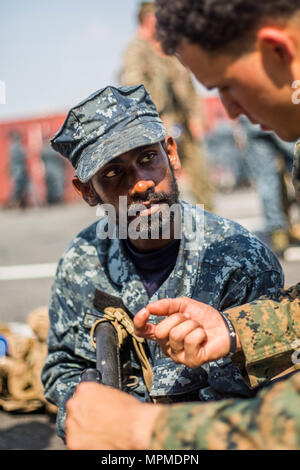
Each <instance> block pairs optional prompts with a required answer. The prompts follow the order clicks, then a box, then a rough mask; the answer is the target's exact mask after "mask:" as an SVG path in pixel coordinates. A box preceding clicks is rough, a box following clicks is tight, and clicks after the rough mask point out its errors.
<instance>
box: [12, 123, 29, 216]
mask: <svg viewBox="0 0 300 470" xmlns="http://www.w3.org/2000/svg"><path fill="white" fill-rule="evenodd" d="M9 137H10V148H9V154H10V173H11V176H12V179H13V194H12V198H11V201H10V203H9V205H8V207H9V208H16V209H20V208H21V209H25V208H26V207H27V206H28V204H29V201H28V196H29V174H28V170H27V165H26V158H27V156H26V152H25V150H24V146H23V144H22V137H21V135H20V133H19V132H17V131H12V132H10V134H9Z"/></svg>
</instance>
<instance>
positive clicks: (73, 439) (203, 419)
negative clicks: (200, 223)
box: [67, 0, 300, 449]
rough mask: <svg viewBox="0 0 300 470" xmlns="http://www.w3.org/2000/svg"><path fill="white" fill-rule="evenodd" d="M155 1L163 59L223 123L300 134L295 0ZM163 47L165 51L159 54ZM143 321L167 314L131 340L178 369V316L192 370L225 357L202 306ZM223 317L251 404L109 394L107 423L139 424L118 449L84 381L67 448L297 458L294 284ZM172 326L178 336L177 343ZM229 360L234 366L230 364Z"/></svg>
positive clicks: (168, 309) (166, 303) (299, 378)
mask: <svg viewBox="0 0 300 470" xmlns="http://www.w3.org/2000/svg"><path fill="white" fill-rule="evenodd" d="M157 4H158V13H157V16H158V28H159V31H160V37H161V40H162V42H163V47H164V50H165V51H166V52H169V53H173V52H175V51H176V52H177V53H179V54H180V57H181V59H182V61H184V63H185V64H186V65H188V66H189V67H190V68H191V70H192V71H193V72H194V73H195V75H196V77H197V78H198V79H199V81H201V82H202V83H203V84H204V85H205V86H207V87H208V88H211V87H217V88H219V90H220V92H221V96H222V99H223V101H224V104H225V106H226V107H227V109H228V111H229V114H230V116H231V117H233V118H235V117H237V116H238V115H239V114H240V113H244V114H246V115H247V116H248V117H249V118H251V120H252V121H253V122H259V123H261V124H262V125H263V126H264V128H269V129H270V128H271V129H274V130H275V131H276V133H277V134H278V135H279V136H280V137H281V138H283V139H286V140H290V141H293V140H296V139H297V138H298V137H299V135H300V127H299V119H300V108H299V105H298V103H299V101H297V95H296V92H295V90H294V87H295V85H297V83H296V82H295V83H294V82H293V80H297V78H298V77H299V76H300V35H299V14H300V2H299V0H297V1H294V2H293V3H291V2H289V1H287V0H268V1H265V2H263V3H262V2H257V1H256V0H240V1H239V0H235V1H233V0H232V1H228V2H226V11H225V10H224V2H223V1H222V0H215V1H209V2H206V1H205V0H204V1H203V2H194V1H192V0H191V1H189V0H174V1H173V2H169V1H168V0H157ZM243 13H245V14H243ZM258 21H259V24H258ZM229 25H230V27H229ZM168 38H170V40H171V41H173V44H170V43H169V44H168V45H167V43H168V41H167V39H168ZM185 38H186V39H185ZM265 67H266V69H265ZM292 84H293V87H291V85H292ZM292 95H293V96H292ZM298 96H299V93H298ZM299 162H300V145H299V144H298V145H297V146H296V157H295V167H294V184H295V189H296V192H297V195H298V196H299V194H300V163H299ZM180 306H181V308H180ZM175 312H176V313H175ZM146 314H147V315H149V314H160V315H167V314H170V316H169V317H168V318H167V320H168V321H169V319H172V317H173V318H175V327H174V320H173V319H172V322H173V326H172V325H170V324H169V325H166V329H165V331H163V332H162V331H158V330H157V328H156V327H155V326H152V327H151V325H150V324H148V326H147V327H145V321H146V320H147V315H146V316H145V312H140V313H139V314H137V315H136V317H135V318H136V319H137V318H138V316H141V318H140V320H141V321H140V322H139V323H138V325H137V326H138V329H139V332H140V333H141V332H142V329H143V328H144V329H145V331H144V334H145V336H147V334H149V335H150V336H151V334H150V332H151V331H152V335H153V338H155V336H156V339H157V340H158V341H159V342H161V344H162V345H163V347H165V348H166V350H168V351H169V354H170V356H171V357H173V358H174V360H178V358H179V357H180V358H181V362H183V363H186V362H185V361H187V362H188V360H189V361H190V360H191V358H192V355H190V354H189V352H188V348H187V346H188V344H187V343H186V342H185V339H186V338H188V334H186V333H187V331H186V332H182V331H181V333H180V331H179V330H178V327H182V326H183V325H185V324H186V319H187V318H189V319H190V320H191V319H192V318H194V321H195V323H197V322H196V318H198V328H195V329H198V330H202V331H203V334H202V340H203V338H205V339H206V342H205V343H203V344H201V340H200V339H201V338H200V339H199V336H198V337H196V340H195V341H194V340H193V341H192V342H191V341H189V349H190V350H191V349H192V350H193V351H194V352H197V353H198V356H197V354H194V358H195V357H196V359H199V362H198V364H199V363H201V361H203V360H204V362H205V360H208V359H211V356H209V355H208V354H206V357H203V352H205V351H206V352H207V351H208V350H210V353H211V354H212V355H213V357H214V358H216V356H218V353H220V352H221V351H222V355H224V353H225V352H226V350H227V352H228V351H229V349H230V341H229V340H228V333H227V342H226V334H225V330H226V328H225V326H224V325H223V329H224V331H223V330H222V327H221V325H222V322H221V320H222V318H221V317H220V315H219V313H218V312H217V311H216V310H215V309H213V308H211V307H209V306H207V305H203V304H202V305H201V304H200V303H198V304H197V305H195V304H194V306H192V305H191V301H190V300H184V299H183V300H182V299H181V300H180V299H174V300H172V299H166V300H163V301H161V302H156V303H154V304H152V305H151V304H149V305H148V306H147V309H146ZM143 315H144V318H143ZM174 315H175V317H174ZM180 315H181V319H180ZM184 315H186V317H185V319H184ZM224 315H225V316H226V317H227V318H228V319H229V320H230V321H231V322H232V324H233V325H234V328H235V331H236V334H237V337H236V350H240V351H242V352H243V355H244V363H245V365H246V367H247V371H248V377H249V383H251V384H252V386H256V385H257V384H258V383H266V382H267V383H269V385H268V386H267V387H266V388H264V389H263V390H261V391H260V392H259V393H258V394H257V396H256V397H255V398H251V399H250V400H248V399H246V400H221V401H219V402H217V403H209V404H208V403H206V404H185V405H173V406H165V407H163V408H162V407H160V406H159V407H155V406H153V405H152V406H151V405H148V406H145V405H142V404H137V403H133V402H132V401H127V400H128V399H127V397H125V395H124V394H121V393H120V392H116V393H115V394H114V397H113V398H114V400H115V401H116V400H118V402H119V407H118V408H117V409H115V410H114V411H115V413H116V415H117V416H124V414H125V410H126V415H127V419H128V420H131V419H132V417H133V416H136V419H137V424H136V423H133V424H130V425H128V426H127V431H129V432H130V438H128V439H127V440H126V439H125V438H124V436H125V430H124V427H122V429H118V432H116V431H114V430H113V427H112V422H113V418H114V417H113V416H109V417H107V416H106V417H105V418H106V419H105V420H103V419H102V426H103V428H104V429H105V435H104V432H103V430H102V426H99V425H98V426H97V419H96V416H97V414H98V412H99V411H100V410H99V409H98V407H97V410H96V413H95V408H94V409H93V412H94V415H93V419H91V416H89V401H90V400H91V397H94V398H95V397H97V399H98V401H101V400H104V399H106V406H109V399H108V393H107V390H106V388H105V387H101V386H100V385H94V384H85V386H83V387H82V388H80V389H78V391H77V393H76V394H75V397H74V399H73V400H71V401H70V402H69V405H68V408H69V418H68V421H67V428H68V442H69V447H71V448H94V449H95V448H99V449H108V448H112V447H108V446H109V443H111V442H118V441H117V440H118V438H119V437H120V439H119V442H118V443H117V444H114V445H115V446H116V447H118V448H120V449H121V448H123V449H143V448H152V449H299V448H300V406H299V404H300V371H298V369H299V356H300V352H299V351H300V347H299V342H300V287H299V284H298V285H297V286H295V287H292V288H290V289H288V290H279V291H278V292H277V294H276V295H273V296H268V298H266V297H262V298H260V299H259V300H256V301H254V302H252V303H250V304H247V305H243V306H242V307H236V308H234V309H228V310H227V311H226V312H225V313H224ZM167 320H163V322H166V321H167ZM163 322H161V324H160V328H161V327H162V324H163ZM146 325H147V324H146ZM149 325H150V328H149ZM194 326H195V325H194ZM170 327H171V328H170ZM174 329H177V330H176V335H175V336H174V335H173V333H172V330H174ZM189 332H190V333H191V332H192V330H191V329H190V330H189ZM208 338H209V339H210V341H207V339H208ZM190 339H191V338H190ZM192 339H193V338H192ZM218 339H219V340H218ZM180 343H181V344H180ZM197 346H198V348H197ZM210 346H211V347H210ZM232 359H233V361H236V360H237V356H233V358H232ZM196 362H197V361H196ZM129 398H130V399H131V397H129ZM125 401H126V403H125ZM79 410H80V411H81V413H83V412H86V415H85V416H86V420H85V419H80V417H79V414H78V411H79ZM122 413H123V415H122ZM81 416H82V414H81ZM141 430H143V431H142V435H141V436H139V435H138V431H140V432H141ZM85 437H86V439H85ZM122 437H123V439H122ZM80 439H82V440H81V441H80ZM97 446H98V447H97Z"/></svg>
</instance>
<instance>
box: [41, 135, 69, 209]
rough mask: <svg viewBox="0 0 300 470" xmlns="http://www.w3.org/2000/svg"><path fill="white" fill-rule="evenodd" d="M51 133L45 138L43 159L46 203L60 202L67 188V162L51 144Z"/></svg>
mask: <svg viewBox="0 0 300 470" xmlns="http://www.w3.org/2000/svg"><path fill="white" fill-rule="evenodd" d="M49 139H50V135H48V134H47V135H45V136H44V138H43V148H42V152H41V159H42V162H43V164H44V168H45V183H46V203H47V204H49V205H52V204H59V203H60V202H62V201H63V196H64V189H65V162H64V161H63V159H62V158H61V156H60V155H59V154H58V153H57V152H55V151H54V150H53V148H52V147H51V145H50V141H49Z"/></svg>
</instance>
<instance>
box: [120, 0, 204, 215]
mask: <svg viewBox="0 0 300 470" xmlns="http://www.w3.org/2000/svg"><path fill="white" fill-rule="evenodd" d="M138 22H139V26H138V30H137V33H136V36H135V38H134V39H133V40H132V41H131V42H130V44H129V45H128V47H127V49H126V51H125V54H124V59H123V64H122V67H121V71H120V82H121V85H123V86H132V85H137V84H139V83H143V84H144V85H145V87H146V88H147V90H149V92H150V94H151V96H152V99H153V101H154V103H155V104H156V107H157V109H158V112H159V114H160V117H161V119H162V121H163V122H164V124H165V126H166V128H167V131H168V134H169V135H171V136H172V137H173V138H174V139H175V140H176V143H177V146H178V152H179V154H180V155H181V164H182V170H181V171H180V172H179V173H178V174H177V177H178V180H179V187H180V191H181V193H182V194H183V198H187V199H189V200H190V202H194V203H199V204H204V205H205V209H206V210H208V211H211V210H212V208H213V201H212V185H211V182H210V178H209V174H208V170H207V168H206V162H205V156H204V149H203V146H202V145H201V142H200V139H201V137H202V133H203V119H204V118H203V113H202V111H201V100H200V96H199V95H198V93H197V92H196V89H195V87H194V85H193V82H192V79H191V74H190V73H189V72H188V71H187V70H186V69H185V68H184V67H183V66H182V65H181V64H180V63H179V62H178V61H177V59H175V58H173V57H168V56H166V55H165V54H163V52H162V50H161V48H160V45H159V43H158V42H157V40H156V38H155V25H156V18H155V3H154V2H142V3H141V5H140V8H139V12H138Z"/></svg>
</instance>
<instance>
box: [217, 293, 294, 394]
mask: <svg viewBox="0 0 300 470" xmlns="http://www.w3.org/2000/svg"><path fill="white" fill-rule="evenodd" d="M225 313H226V315H227V317H228V318H229V319H230V320H231V321H232V323H233V324H234V327H235V329H236V331H237V333H238V335H239V338H240V341H241V345H242V349H243V353H244V356H245V365H246V369H247V373H248V377H249V381H250V384H251V386H252V387H255V386H257V385H259V384H261V383H263V382H265V381H266V380H271V379H274V378H276V377H278V376H280V375H281V374H285V373H288V372H291V371H292V370H295V369H297V368H299V362H300V360H296V359H297V358H296V359H295V351H299V350H300V284H297V285H296V286H294V287H291V288H290V289H288V290H283V289H282V290H280V291H278V293H277V294H276V296H273V297H272V298H266V297H261V298H259V299H257V300H255V301H253V302H251V303H249V304H246V305H243V306H241V307H235V308H232V309H229V310H227V311H226V312H225ZM233 360H234V358H233Z"/></svg>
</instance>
